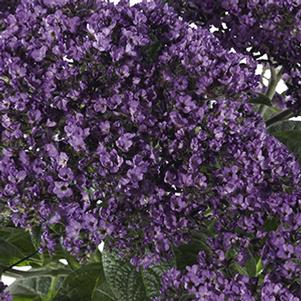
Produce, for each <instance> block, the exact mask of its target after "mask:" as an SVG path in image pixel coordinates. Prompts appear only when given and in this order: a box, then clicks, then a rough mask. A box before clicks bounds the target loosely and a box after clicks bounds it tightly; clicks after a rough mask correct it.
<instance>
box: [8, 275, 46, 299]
mask: <svg viewBox="0 0 301 301" xmlns="http://www.w3.org/2000/svg"><path fill="white" fill-rule="evenodd" d="M51 281H52V279H51V277H49V276H41V277H28V278H23V279H22V278H21V279H17V280H16V281H15V282H14V283H13V284H12V285H10V286H9V288H8V289H9V292H10V293H11V294H12V296H13V297H14V300H18V299H21V300H22V298H23V299H24V298H25V300H26V298H31V299H30V300H43V296H47V294H48V291H49V288H50V286H51Z"/></svg>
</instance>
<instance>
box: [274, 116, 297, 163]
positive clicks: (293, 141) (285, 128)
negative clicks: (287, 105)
mask: <svg viewBox="0 0 301 301" xmlns="http://www.w3.org/2000/svg"><path fill="white" fill-rule="evenodd" d="M268 131H269V132H270V133H271V134H272V135H273V136H275V137H276V138H277V139H279V140H280V141H281V142H282V143H283V144H285V145H286V146H287V147H288V149H289V150H290V151H291V152H293V153H294V154H295V156H296V157H297V159H299V161H300V162H301V121H293V120H284V121H279V122H277V123H275V124H273V125H271V126H270V127H269V128H268Z"/></svg>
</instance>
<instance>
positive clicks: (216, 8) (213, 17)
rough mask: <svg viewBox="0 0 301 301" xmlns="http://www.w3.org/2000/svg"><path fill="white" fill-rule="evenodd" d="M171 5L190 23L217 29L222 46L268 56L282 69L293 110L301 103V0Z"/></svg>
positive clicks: (206, 0) (180, 1) (179, 1)
mask: <svg viewBox="0 0 301 301" xmlns="http://www.w3.org/2000/svg"><path fill="white" fill-rule="evenodd" d="M170 4H171V5H172V6H174V7H175V9H176V10H177V11H178V12H180V13H181V14H182V15H183V16H184V18H185V19H186V20H188V21H192V22H195V23H197V24H200V25H202V26H206V27H212V26H214V28H215V35H216V36H217V37H218V38H219V40H220V41H221V42H222V44H223V45H224V46H225V47H227V48H231V47H233V48H234V49H235V50H236V51H237V52H241V53H251V54H252V55H253V56H254V57H256V58H259V61H262V60H261V59H260V58H261V57H262V56H263V55H264V54H266V55H268V59H269V60H270V62H272V64H273V65H274V66H279V65H280V66H282V68H283V73H284V74H285V79H286V83H287V85H288V88H289V89H288V91H286V93H285V95H284V97H285V100H286V102H287V105H288V106H289V107H292V108H295V109H297V110H299V109H300V104H301V93H300V91H301V65H300V58H301V1H300V0H270V1H266V0H256V1H255V0H217V1H211V0H176V1H174V0H172V1H170Z"/></svg>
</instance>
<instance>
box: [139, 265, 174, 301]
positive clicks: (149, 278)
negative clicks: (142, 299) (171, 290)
mask: <svg viewBox="0 0 301 301" xmlns="http://www.w3.org/2000/svg"><path fill="white" fill-rule="evenodd" d="M170 268H171V266H170V264H167V263H161V264H159V265H155V266H153V267H151V268H149V269H147V270H143V271H142V272H141V273H142V279H143V283H144V287H145V292H146V295H147V297H148V298H150V299H152V298H154V297H156V296H158V295H159V292H160V288H161V279H162V275H163V274H164V273H165V272H166V271H167V270H168V269H170Z"/></svg>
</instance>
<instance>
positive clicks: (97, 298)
mask: <svg viewBox="0 0 301 301" xmlns="http://www.w3.org/2000/svg"><path fill="white" fill-rule="evenodd" d="M91 300H92V301H117V300H116V299H115V297H114V294H113V292H112V291H111V288H110V287H109V285H108V283H107V282H106V279H105V277H104V275H102V276H100V277H99V278H98V279H97V282H96V286H95V288H94V291H93V294H92V298H91Z"/></svg>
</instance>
